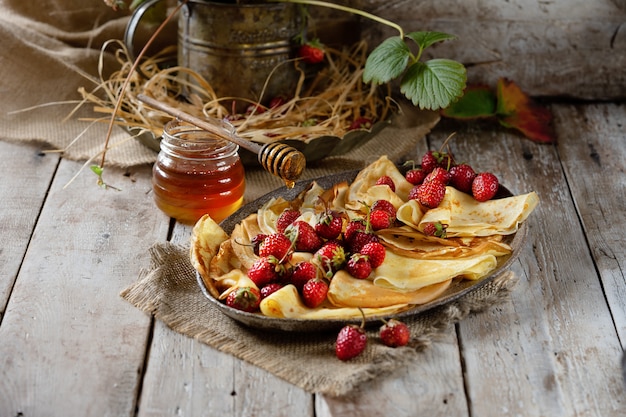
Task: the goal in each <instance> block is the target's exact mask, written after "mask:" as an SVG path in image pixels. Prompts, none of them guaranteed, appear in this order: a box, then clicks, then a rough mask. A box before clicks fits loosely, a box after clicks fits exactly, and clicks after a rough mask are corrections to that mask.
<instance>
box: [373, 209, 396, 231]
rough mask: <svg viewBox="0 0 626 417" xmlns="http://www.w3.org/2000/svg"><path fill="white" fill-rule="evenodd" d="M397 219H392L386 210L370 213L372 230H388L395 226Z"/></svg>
mask: <svg viewBox="0 0 626 417" xmlns="http://www.w3.org/2000/svg"><path fill="white" fill-rule="evenodd" d="M394 221H395V217H392V216H391V215H390V214H389V213H387V212H386V211H385V210H373V211H371V212H370V224H371V225H372V230H382V229H387V228H389V227H391V226H392V225H393V222H394Z"/></svg>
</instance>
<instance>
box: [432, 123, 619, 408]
mask: <svg viewBox="0 0 626 417" xmlns="http://www.w3.org/2000/svg"><path fill="white" fill-rule="evenodd" d="M572 123H576V122H575V121H572ZM580 123H581V125H579V126H578V127H576V128H573V129H574V130H580V129H583V127H582V125H583V124H584V119H581V120H580ZM457 127H458V130H459V132H458V134H457V137H458V139H455V140H454V141H453V149H455V150H456V151H457V157H459V158H460V159H461V160H467V161H471V163H472V164H473V165H474V166H475V167H476V168H478V169H479V170H485V171H492V172H494V173H496V174H497V175H498V176H499V177H500V178H501V181H502V182H503V183H504V184H505V185H507V186H509V187H510V188H511V189H512V190H513V191H514V192H516V193H521V192H527V191H530V190H536V191H537V192H538V194H539V196H540V198H541V203H540V206H539V207H538V209H537V210H536V211H535V213H534V214H533V215H532V217H531V218H530V219H529V221H528V225H529V227H530V236H529V241H528V244H527V247H526V249H525V250H524V252H523V253H522V255H521V257H520V261H519V263H517V264H516V265H515V267H514V270H515V271H516V272H517V273H518V274H519V275H520V277H521V280H520V283H519V284H518V287H517V288H516V290H515V291H514V292H513V294H512V299H511V302H510V303H508V304H505V305H503V306H501V307H499V308H497V309H495V310H492V311H489V312H487V313H483V314H482V315H480V316H476V317H473V318H470V319H468V320H465V321H463V322H461V323H460V325H459V331H460V336H459V338H460V341H461V345H462V356H463V359H464V363H465V365H466V369H467V371H466V378H467V392H468V396H469V403H470V404H471V407H472V414H475V415H485V416H488V415H499V416H501V415H567V416H570V415H598V416H603V415H615V414H616V413H619V412H620V411H621V412H624V411H625V410H626V404H624V402H623V401H622V399H623V398H624V388H623V387H624V386H623V384H622V381H621V379H620V372H619V369H618V366H617V363H618V359H619V357H620V355H621V347H620V344H619V340H618V338H617V335H616V333H615V328H614V324H613V321H612V318H611V315H610V312H609V310H608V308H607V304H606V301H605V299H604V294H603V291H602V286H601V285H600V282H599V280H598V276H597V273H596V271H595V266H594V264H593V261H592V259H591V257H590V256H589V248H588V246H587V244H586V241H585V236H584V234H583V233H582V231H581V229H580V227H579V219H578V217H577V215H576V212H575V209H574V203H573V202H572V199H571V196H570V194H569V190H568V187H567V184H566V182H565V179H564V177H563V173H562V171H561V168H560V165H559V159H558V155H557V153H556V149H555V148H554V147H552V146H546V145H537V144H534V143H532V142H530V141H528V140H526V139H522V138H521V137H519V136H518V135H516V134H514V133H512V132H510V131H504V130H498V129H495V130H491V131H484V130H482V129H481V128H480V125H474V126H471V125H468V126H460V127H459V126H457ZM446 133H447V132H446ZM598 134H600V135H601V134H602V133H601V132H599V133H598ZM444 137H445V135H442V136H441V137H440V138H439V140H438V142H440V141H442V140H443V138H444ZM563 140H566V138H563ZM570 186H575V185H572V184H570ZM589 317H594V319H593V321H592V322H590V321H589V319H588V318H589ZM565 329H567V330H565Z"/></svg>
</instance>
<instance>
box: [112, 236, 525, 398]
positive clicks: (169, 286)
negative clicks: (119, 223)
mask: <svg viewBox="0 0 626 417" xmlns="http://www.w3.org/2000/svg"><path fill="white" fill-rule="evenodd" d="M188 251H189V249H188V248H187V247H185V246H182V245H176V244H173V243H169V242H163V243H156V244H154V245H153V246H152V247H151V248H150V250H149V254H150V258H151V266H150V267H149V268H147V269H145V270H143V271H142V272H141V274H140V276H139V278H138V280H137V281H136V282H135V283H133V284H132V285H130V286H129V287H127V288H126V289H124V290H123V291H122V292H121V293H120V295H121V296H122V297H123V298H124V299H125V300H127V301H128V302H130V303H131V304H132V305H134V306H135V307H137V308H138V309H140V310H142V311H144V312H146V313H148V314H151V315H154V317H155V318H156V319H158V320H161V321H162V322H163V323H164V324H166V325H167V326H168V327H169V328H171V329H172V330H174V331H176V332H178V333H181V334H183V335H186V336H188V337H192V338H194V339H196V340H198V341H200V342H201V343H204V344H206V345H208V346H210V347H212V348H214V349H217V350H219V351H221V352H223V353H226V354H230V355H233V356H234V357H236V358H239V359H241V360H244V361H246V362H248V363H250V364H252V365H255V366H257V367H259V368H262V369H264V370H266V371H268V372H270V373H272V374H273V375H275V376H277V377H279V378H281V379H283V380H285V381H287V382H289V383H291V384H293V385H295V386H298V387H300V388H302V389H304V390H306V391H308V392H315V393H322V394H326V395H330V396H334V397H337V396H344V395H348V394H349V393H350V392H351V391H352V390H354V389H355V388H356V387H358V386H359V385H361V384H362V383H364V382H367V381H369V380H372V379H374V378H379V377H384V376H389V375H391V374H392V373H393V372H394V371H395V370H397V369H399V368H402V367H404V366H406V365H407V364H408V363H410V362H411V361H414V360H417V358H418V354H419V352H420V351H422V350H424V349H426V348H428V347H430V346H431V344H432V343H433V342H434V341H436V339H437V337H438V336H439V335H441V334H442V332H444V331H446V329H448V328H449V326H451V325H453V324H454V323H457V322H458V321H461V320H463V319H464V318H466V317H467V316H468V315H470V314H473V313H476V312H479V311H481V310H484V309H485V308H488V307H492V306H495V305H498V304H500V303H502V302H503V301H505V300H507V299H508V298H509V294H510V291H511V290H512V288H513V287H514V286H515V284H516V283H517V281H518V279H517V276H516V275H515V274H514V273H513V272H511V271H507V272H505V273H503V274H501V275H500V276H498V277H497V278H496V279H494V280H493V281H491V282H490V283H488V284H487V285H485V286H483V287H481V288H480V289H479V290H477V291H475V292H472V293H470V294H468V295H466V296H464V297H462V298H460V299H458V300H456V301H454V302H452V303H449V304H446V305H444V306H442V307H438V308H436V309H433V310H431V311H430V312H428V313H425V314H422V315H419V316H416V317H413V318H411V319H409V320H405V322H406V323H407V324H408V325H409V327H410V329H411V334H412V341H411V343H410V345H409V346H407V347H403V348H396V349H393V348H388V347H386V346H384V345H382V344H381V343H378V342H377V340H376V339H377V330H378V329H377V328H371V329H368V330H367V331H368V338H369V340H370V342H369V343H368V347H367V349H366V350H365V352H364V353H363V354H362V355H361V356H359V357H357V358H355V359H353V360H351V361H348V362H340V361H339V360H338V359H337V358H336V357H335V355H334V342H335V339H336V335H337V334H336V332H332V331H331V332H318V333H306V334H303V333H285V332H268V331H262V330H256V329H250V328H247V327H244V326H243V325H241V324H239V323H237V322H236V321H234V320H232V319H231V318H229V317H226V316H224V315H223V314H222V313H221V312H220V311H219V310H218V309H217V308H215V307H214V306H213V305H212V304H211V303H210V302H209V301H208V300H206V298H205V297H204V295H203V294H202V292H201V291H200V288H199V287H198V284H197V281H196V278H195V271H194V269H193V266H192V265H191V262H190V261H189V257H188ZM303 358H306V362H305V363H306V364H307V366H303Z"/></svg>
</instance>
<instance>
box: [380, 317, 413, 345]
mask: <svg viewBox="0 0 626 417" xmlns="http://www.w3.org/2000/svg"><path fill="white" fill-rule="evenodd" d="M410 339H411V331H410V330H409V327H408V326H407V325H406V324H404V323H402V322H401V321H399V320H396V319H390V320H389V321H387V322H385V324H383V325H382V326H381V328H380V340H381V341H382V342H383V344H384V345H386V346H389V347H398V346H406V345H407V344H408V343H409V340H410Z"/></svg>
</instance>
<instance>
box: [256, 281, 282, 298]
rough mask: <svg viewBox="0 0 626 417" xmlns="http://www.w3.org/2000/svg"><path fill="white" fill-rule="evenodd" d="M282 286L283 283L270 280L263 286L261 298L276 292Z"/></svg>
mask: <svg viewBox="0 0 626 417" xmlns="http://www.w3.org/2000/svg"><path fill="white" fill-rule="evenodd" d="M282 287H283V286H282V284H279V283H277V282H270V283H269V284H267V285H265V286H264V287H263V288H261V300H263V299H264V298H266V297H268V296H270V295H272V294H274V293H275V292H276V291H278V290H280V289H281V288H282Z"/></svg>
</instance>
